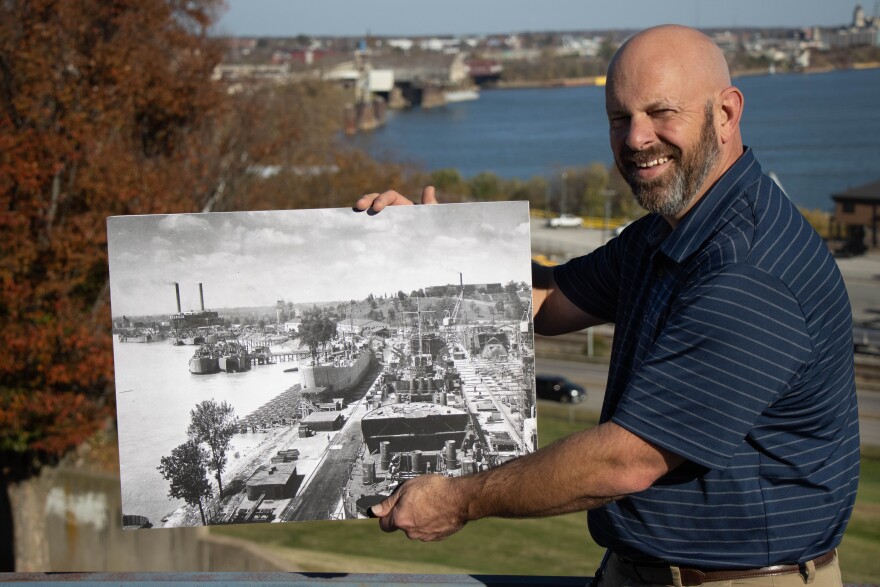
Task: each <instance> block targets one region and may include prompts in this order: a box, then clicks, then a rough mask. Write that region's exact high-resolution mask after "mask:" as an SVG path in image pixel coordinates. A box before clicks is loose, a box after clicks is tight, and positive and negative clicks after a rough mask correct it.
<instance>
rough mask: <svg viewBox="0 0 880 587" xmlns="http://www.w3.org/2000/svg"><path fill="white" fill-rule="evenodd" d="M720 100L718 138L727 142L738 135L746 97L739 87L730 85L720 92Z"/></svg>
mask: <svg viewBox="0 0 880 587" xmlns="http://www.w3.org/2000/svg"><path fill="white" fill-rule="evenodd" d="M718 100H719V102H720V106H721V107H720V114H719V116H718V118H717V123H718V138H719V139H720V140H721V142H722V143H726V142H728V141H729V140H730V139H731V138H732V137H734V136H736V133H737V130H738V129H739V121H740V119H741V118H742V112H743V105H744V103H745V99H744V98H743V95H742V92H740V91H739V89H737V88H735V87H733V86H730V87H729V88H727V89H726V90H723V91H722V92H721V94H719V96H718Z"/></svg>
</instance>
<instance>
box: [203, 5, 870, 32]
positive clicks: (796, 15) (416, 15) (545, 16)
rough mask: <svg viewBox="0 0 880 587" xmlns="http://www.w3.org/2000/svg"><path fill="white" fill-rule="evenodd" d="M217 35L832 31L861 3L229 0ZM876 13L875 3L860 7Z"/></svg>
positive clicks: (847, 18) (850, 16)
mask: <svg viewBox="0 0 880 587" xmlns="http://www.w3.org/2000/svg"><path fill="white" fill-rule="evenodd" d="M226 2H227V6H228V10H227V11H226V12H225V13H224V14H223V16H222V17H221V19H220V21H219V23H218V25H217V27H216V30H215V33H216V34H218V35H228V36H275V37H280V36H296V35H299V34H304V35H309V36H358V35H366V34H372V35H380V36H408V35H409V36H423V35H449V34H451V35H480V34H504V33H512V32H525V31H566V30H599V29H641V28H646V27H650V26H654V25H658V24H665V23H676V24H682V25H687V26H694V27H697V28H725V27H731V28H735V27H786V28H797V27H811V26H823V27H831V26H838V25H845V24H849V23H850V22H851V21H852V14H853V10H854V9H855V7H856V4H859V3H858V2H851V3H850V2H829V1H828V0H772V1H767V0H740V1H739V2H736V3H733V2H729V1H728V0H681V1H678V2H665V3H664V2H659V3H658V2H656V1H653V0H650V1H649V0H630V1H629V2H625V3H620V2H610V1H607V0H606V1H602V2H596V1H585V0H550V2H548V3H541V4H540V5H539V3H538V2H537V1H536V0H479V1H477V2H468V1H466V0H445V1H443V2H433V3H428V2H413V1H412V0H374V1H373V2H354V1H352V0H322V1H321V2H314V1H310V2H305V1H303V0H226ZM860 4H861V5H862V6H863V7H864V9H865V12H866V13H867V14H869V15H870V14H873V13H874V11H875V8H876V6H875V4H876V2H870V1H869V2H862V3H860Z"/></svg>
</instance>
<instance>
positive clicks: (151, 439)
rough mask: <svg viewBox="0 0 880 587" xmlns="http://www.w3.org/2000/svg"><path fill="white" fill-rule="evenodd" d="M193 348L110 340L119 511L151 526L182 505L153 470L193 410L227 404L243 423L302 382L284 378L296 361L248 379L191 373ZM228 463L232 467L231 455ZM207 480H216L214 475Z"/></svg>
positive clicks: (258, 370)
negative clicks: (198, 406) (209, 404)
mask: <svg viewBox="0 0 880 587" xmlns="http://www.w3.org/2000/svg"><path fill="white" fill-rule="evenodd" d="M196 348H197V347H193V346H173V345H172V344H171V343H170V342H169V341H163V342H153V343H148V344H139V343H121V342H119V341H118V340H116V338H115V337H114V341H113V355H114V362H115V371H116V413H117V420H118V431H119V456H120V477H121V482H122V506H123V513H125V514H138V515H142V516H147V517H148V518H149V519H150V521H151V522H152V523H153V525H155V526H158V525H161V519H162V518H163V517H165V516H166V515H168V514H169V513H171V512H172V511H174V510H175V509H176V508H177V507H179V506H180V505H183V501H182V500H174V499H171V498H169V497H168V482H167V481H165V479H163V478H162V476H161V475H160V474H159V472H158V471H157V470H156V467H158V466H159V461H160V459H161V458H162V457H163V456H166V455H170V454H171V451H172V449H174V448H175V447H176V446H178V445H179V444H181V443H183V442H185V441H186V439H187V437H186V428H187V426H189V422H190V410H192V409H193V408H194V407H195V406H196V404H198V403H199V402H201V401H204V400H209V399H214V400H216V401H217V402H222V401H226V402H228V403H229V404H231V405H232V406H233V407H234V408H235V414H236V415H237V416H239V417H244V416H246V415H248V414H249V413H251V412H253V411H254V410H256V409H257V408H259V407H260V406H262V405H263V404H265V403H267V402H268V401H269V400H271V399H273V398H275V397H276V396H277V395H279V394H280V393H281V392H283V391H284V390H286V389H288V388H289V387H291V386H292V385H295V384H298V383H299V382H300V380H299V374H298V373H296V372H293V373H285V372H284V369H287V368H290V367H291V366H292V365H293V363H278V364H274V365H262V366H256V367H254V368H253V369H251V370H250V371H247V372H245V373H217V374H214V375H192V374H190V372H189V367H188V365H189V359H190V357H192V354H193V352H194V351H195V349H196ZM229 461H230V464H234V461H235V457H234V453H233V454H231V455H229ZM209 477H210V478H211V479H213V472H209ZM224 481H225V480H224Z"/></svg>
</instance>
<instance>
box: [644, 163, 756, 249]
mask: <svg viewBox="0 0 880 587" xmlns="http://www.w3.org/2000/svg"><path fill="white" fill-rule="evenodd" d="M760 176H761V164H760V163H758V160H757V159H755V155H754V154H753V153H752V149H751V147H745V149H744V150H743V154H742V155H741V156H740V158H739V159H737V160H736V162H735V163H734V164H733V165H731V166H730V168H729V169H728V170H727V171H725V172H724V175H722V176H721V177H720V178H719V179H718V181H717V182H715V185H713V186H712V187H711V188H709V191H707V192H706V193H705V194H704V195H703V197H702V198H700V200H699V201H698V202H697V203H696V204H695V205H694V207H693V208H691V210H690V211H689V212H688V213H687V214H686V215H685V217H684V218H682V220H681V222H679V223H678V226H677V227H676V228H675V230H672V231H670V226H669V224H668V223H667V222H666V221H665V220H664V219H662V218H661V217H659V216H658V217H657V220H658V221H659V222H655V224H654V227H653V228H654V230H652V236H654V237H655V238H658V237H659V238H658V240H657V241H655V242H658V243H659V240H660V238H662V237H663V236H665V237H666V238H662V243H661V244H660V249H659V250H660V252H661V253H663V254H664V255H665V256H667V257H668V258H669V259H670V260H672V261H674V262H676V263H678V264H679V265H681V264H682V262H683V261H684V260H685V259H687V258H688V257H689V256H690V255H691V254H693V253H694V252H695V251H696V250H697V249H699V248H700V247H701V246H702V244H703V243H704V242H706V239H708V238H709V237H710V236H711V234H712V232H714V230H715V227H716V226H717V225H718V223H719V222H720V221H721V219H722V218H723V216H724V211H725V210H726V209H727V208H728V207H729V206H730V205H731V203H732V202H733V201H734V199H735V198H736V197H737V196H739V194H741V193H742V192H743V191H744V190H745V188H746V187H747V186H749V185H751V184H752V183H754V182H755V181H757V180H758V179H759V178H760ZM660 224H662V225H665V226H666V230H665V231H663V232H662V233H661V229H662V226H660ZM652 240H653V239H652Z"/></svg>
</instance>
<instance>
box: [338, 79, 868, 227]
mask: <svg viewBox="0 0 880 587" xmlns="http://www.w3.org/2000/svg"><path fill="white" fill-rule="evenodd" d="M734 84H735V85H737V86H738V87H739V88H740V89H741V90H742V91H743V94H744V95H745V101H746V105H745V114H744V117H743V121H742V129H743V137H744V139H745V142H746V144H748V145H750V146H751V147H752V148H753V149H754V151H755V154H756V155H757V157H758V160H759V161H760V162H761V163H762V165H763V167H764V171H765V172H770V171H772V172H774V173H775V174H776V176H777V177H778V178H779V181H780V183H781V184H782V187H783V188H784V189H785V191H786V192H787V193H788V194H789V196H790V197H791V198H792V200H794V201H795V202H796V203H797V204H798V205H800V206H803V207H806V208H820V209H826V210H830V209H831V208H832V201H831V194H833V193H837V192H840V191H843V190H845V189H847V188H849V187H854V186H857V185H861V184H865V183H868V182H872V181H875V180H877V179H878V176H880V170H878V169H877V162H878V161H880V139H878V137H880V116H877V113H876V107H877V100H878V98H880V69H864V70H847V71H833V72H828V73H814V74H791V75H775V76H771V75H767V76H754V77H743V78H739V79H736V80H734ZM604 101H605V94H604V89H603V88H600V87H575V88H548V89H509V90H484V91H483V92H482V93H481V96H480V98H479V100H475V101H471V102H460V103H455V104H449V105H447V106H445V107H441V108H435V109H429V110H422V109H412V110H407V111H401V112H391V113H390V115H389V120H388V123H387V124H386V125H385V126H384V127H382V128H380V129H377V130H376V131H373V132H372V133H366V134H360V135H357V136H355V137H352V138H351V139H349V141H350V143H351V144H353V145H355V146H357V147H360V148H363V149H365V150H366V151H368V152H369V153H371V154H372V155H373V156H374V157H377V158H380V159H383V160H390V161H405V162H410V163H414V164H416V165H419V166H420V167H421V168H422V169H425V170H429V171H431V170H436V169H444V168H455V169H457V170H458V171H459V172H460V173H461V175H462V176H463V177H471V176H473V175H476V174H478V173H481V172H484V171H489V172H492V173H495V174H496V175H498V176H500V177H503V178H507V179H512V178H520V179H528V178H530V177H534V176H536V175H543V176H550V175H551V174H555V173H559V172H560V170H561V168H562V167H565V166H584V165H587V164H589V163H591V162H594V161H598V162H601V163H604V164H611V162H612V157H611V152H610V149H609V147H608V130H607V128H608V122H607V119H606V116H605V106H604ZM379 187H381V186H379ZM370 189H376V187H375V186H372V187H371V188H370Z"/></svg>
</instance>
